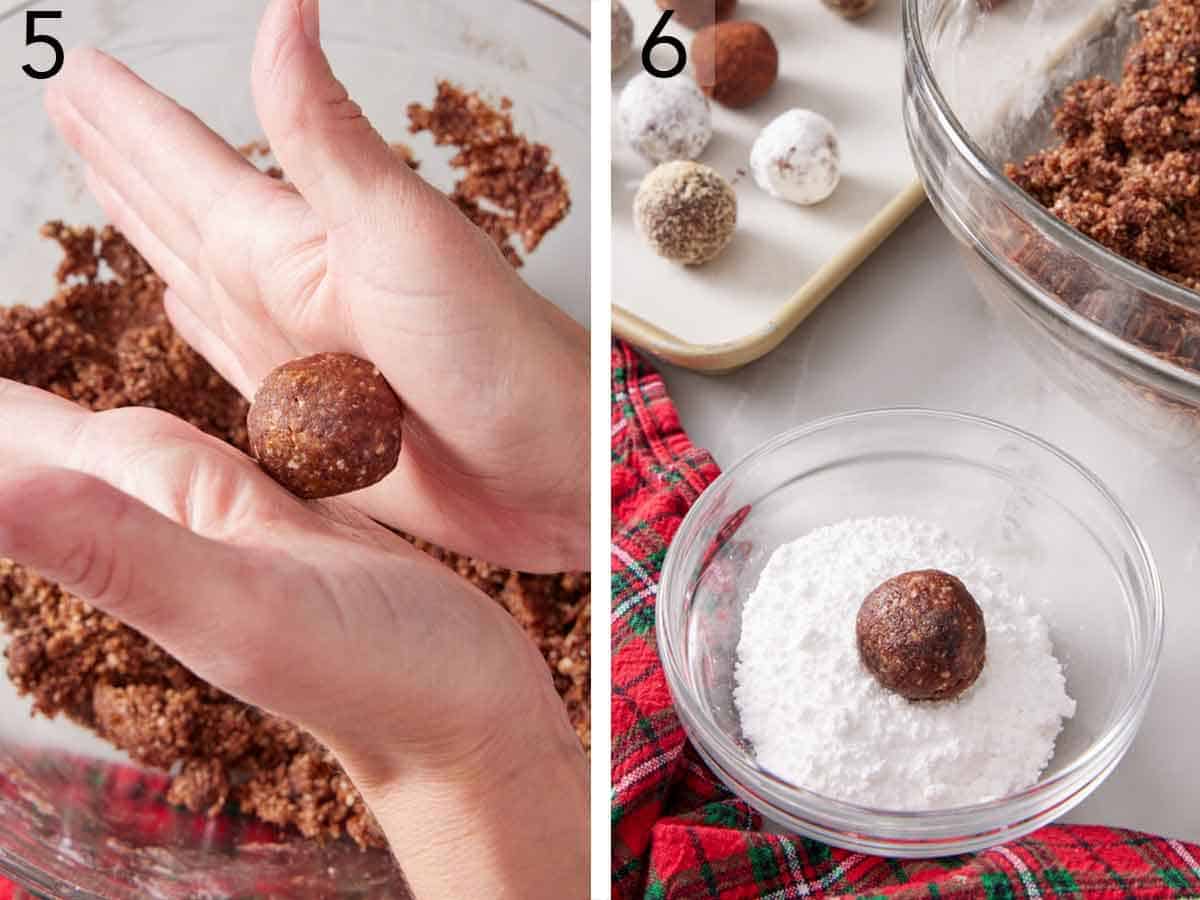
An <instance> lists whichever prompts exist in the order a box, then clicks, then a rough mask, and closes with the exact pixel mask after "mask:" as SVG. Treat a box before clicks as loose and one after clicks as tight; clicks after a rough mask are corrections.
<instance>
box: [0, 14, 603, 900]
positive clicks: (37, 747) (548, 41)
mask: <svg viewBox="0 0 1200 900" xmlns="http://www.w3.org/2000/svg"><path fill="white" fill-rule="evenodd" d="M29 5H30V4H28V3H23V2H22V3H17V2H13V0H9V2H7V3H2V2H0V36H3V37H4V39H5V41H6V43H5V44H4V47H5V49H6V51H7V52H6V54H5V59H7V60H9V61H10V62H11V65H7V66H5V67H3V71H2V72H0V126H2V128H3V132H4V135H5V140H4V141H3V143H2V145H0V171H2V172H3V173H4V175H3V177H2V179H0V198H2V200H3V202H2V203H0V273H3V276H4V292H3V296H0V303H3V304H6V305H11V304H16V303H26V304H30V305H38V304H39V303H41V302H43V301H45V300H46V299H47V298H49V297H50V296H51V295H52V294H53V293H54V285H53V272H54V269H55V267H56V265H57V262H58V253H57V249H56V248H55V247H54V246H53V245H52V244H51V243H50V242H48V241H45V240H42V239H40V238H39V237H38V235H37V229H38V226H39V225H41V223H43V222H45V221H47V220H49V219H63V220H65V221H66V222H69V223H99V222H102V221H103V218H102V216H101V214H100V210H99V208H98V207H97V206H96V205H95V203H94V202H93V201H92V199H91V197H90V196H89V195H88V193H87V191H86V189H85V188H84V186H83V179H82V170H81V167H80V166H79V164H78V163H77V161H76V160H75V159H74V158H73V157H72V156H71V154H70V153H69V151H68V150H67V149H66V148H65V147H64V146H63V145H62V144H61V143H60V142H59V141H58V139H57V138H56V137H55V135H54V133H53V130H52V128H51V126H50V124H49V122H48V121H47V119H46V117H45V115H44V114H43V112H42V107H41V95H42V91H43V88H44V84H45V83H44V82H41V81H34V80H32V79H30V78H27V77H26V76H25V75H24V74H23V73H22V71H21V68H20V65H21V63H23V62H27V61H28V62H34V63H36V64H37V65H38V66H43V65H44V64H45V60H47V59H48V58H49V57H48V54H47V52H46V50H45V48H31V49H26V48H25V46H24V41H23V38H24V30H25V28H24V19H23V11H24V10H25V8H26V7H28V6H29ZM58 6H59V7H60V8H62V9H63V10H64V17H63V19H62V20H60V21H57V22H42V23H40V24H39V29H40V30H41V31H45V32H48V33H51V34H53V35H55V36H56V37H58V38H59V39H61V40H62V42H63V43H64V44H65V45H66V46H67V47H70V46H72V45H75V44H80V43H90V44H94V45H97V46H99V47H101V48H102V49H105V50H107V51H109V52H111V53H113V54H115V55H117V56H118V57H119V58H121V59H122V60H124V61H125V62H127V63H129V64H130V65H131V66H132V67H133V68H134V69H135V70H136V71H137V72H138V73H139V74H141V75H142V76H143V77H145V78H146V79H148V80H149V81H150V82H151V83H152V84H154V85H155V86H156V87H158V88H159V89H160V90H163V91H165V92H167V93H169V94H170V95H172V96H174V97H175V98H177V99H178V100H180V101H181V102H182V103H184V104H185V105H187V106H189V107H191V108H192V109H193V110H195V111H196V112H197V113H198V114H199V115H200V116H201V117H202V118H203V119H204V120H205V121H207V122H208V123H209V124H210V125H212V126H213V127H214V128H215V129H216V130H217V131H218V132H220V133H221V134H222V135H224V136H225V137H226V138H227V139H229V140H230V141H232V142H233V143H234V144H243V143H246V142H248V141H251V140H254V139H256V138H260V137H261V136H262V135H261V131H260V129H259V126H258V124H257V119H256V117H255V114H254V107H253V102H252V99H251V95H250V86H249V70H250V55H251V48H252V45H253V41H254V35H255V30H256V26H257V23H258V20H259V17H260V15H261V13H262V10H263V8H264V6H265V3H264V2H262V0H254V2H247V0H206V2H204V3H159V2H153V0H79V2H72V3H67V4H59V5H58ZM485 6H486V10H485V9H484V7H485ZM322 12H323V27H322V35H323V38H324V42H325V44H326V46H327V49H328V51H329V55H330V57H331V59H332V61H333V66H334V68H335V70H336V71H337V72H338V74H339V76H340V77H341V78H342V80H343V81H344V82H346V84H347V85H348V87H349V89H350V91H351V93H352V94H353V95H354V96H355V97H356V99H358V100H359V101H360V102H361V103H362V105H363V107H364V108H365V110H366V111H367V114H368V115H369V116H370V117H371V119H372V121H373V122H374V123H375V124H376V126H377V127H378V128H379V129H380V130H381V131H382V132H383V133H384V134H385V135H386V136H388V137H389V138H391V139H394V140H404V141H407V142H409V143H410V144H411V145H412V147H413V149H414V150H415V152H416V154H417V156H418V158H420V159H421V162H422V168H421V174H422V175H424V176H425V177H427V178H430V180H432V181H434V182H435V183H436V184H439V185H440V186H442V187H448V186H449V185H450V183H451V180H450V179H451V173H450V169H449V167H448V165H447V161H448V159H449V157H450V156H451V155H452V151H451V150H449V149H448V148H435V147H434V146H433V144H432V142H431V141H430V139H429V138H428V136H427V135H421V136H419V137H417V138H412V137H411V136H409V135H408V134H407V125H408V120H407V116H406V114H405V108H406V106H407V104H408V103H409V102H411V101H413V100H419V101H421V102H426V103H427V102H429V101H431V100H432V99H433V96H434V90H435V82H436V80H438V79H441V78H448V79H450V80H452V81H455V82H457V83H459V84H461V85H462V86H464V87H466V88H470V89H474V90H480V91H481V92H483V93H484V94H485V95H489V96H492V97H494V98H497V99H498V98H500V97H502V96H507V97H510V98H512V100H513V104H514V116H515V118H516V121H517V125H518V127H520V128H521V129H522V130H523V131H525V132H526V133H527V134H529V135H530V136H531V137H533V138H535V139H537V140H539V141H542V142H544V143H546V144H548V145H550V146H551V147H552V148H553V150H554V153H555V157H556V159H557V161H558V163H559V164H560V166H561V167H562V169H563V172H564V174H565V176H566V178H567V180H568V182H569V184H570V186H571V189H572V196H573V201H574V208H573V210H572V212H571V214H570V215H569V216H568V217H567V219H566V220H565V221H564V222H563V224H562V225H561V226H560V227H559V228H558V229H556V230H555V231H554V232H552V233H551V234H550V235H549V236H548V237H547V239H546V241H545V242H544V243H543V245H542V246H541V248H540V249H539V250H538V252H537V253H535V254H534V255H533V256H532V257H531V258H530V259H529V261H528V265H527V266H526V267H525V268H524V269H523V270H522V273H523V275H524V276H525V277H526V278H527V279H528V280H529V281H530V282H531V283H533V284H534V285H535V286H536V287H537V288H538V289H539V290H541V291H542V292H543V293H545V294H546V295H547V296H548V297H550V298H552V299H554V300H555V301H556V302H557V303H559V304H560V305H561V306H563V307H564V308H565V309H566V310H567V311H568V312H570V313H571V314H572V315H573V316H574V317H575V318H577V319H578V320H580V321H582V322H585V323H586V321H587V318H588V292H589V251H588V248H589V222H590V208H589V207H590V198H589V192H588V185H589V171H590V170H589V129H590V117H589V112H588V111H589V79H588V58H589V55H588V51H589V41H588V37H587V34H586V32H585V31H584V30H583V29H582V28H581V27H579V26H578V25H576V24H575V23H573V22H572V21H571V20H570V19H569V18H567V17H566V16H564V15H562V14H561V13H560V11H557V10H555V9H554V8H553V7H552V6H550V5H548V4H546V5H544V4H540V3H536V2H531V0H504V2H502V3H491V4H479V3H476V2H473V0H402V2H393V3H380V2H375V0H337V2H336V3H335V2H327V3H325V4H324V5H323V10H322ZM119 759H120V757H119V756H117V755H116V754H115V753H114V752H113V751H112V750H111V749H110V748H108V747H107V746H106V745H104V744H103V743H101V742H100V741H98V740H96V739H94V738H92V737H91V736H90V735H87V734H86V733H84V732H83V731H82V730H80V729H77V728H75V727H74V726H71V725H69V724H68V723H65V722H59V721H55V722H49V721H46V720H44V719H31V718H30V717H29V702H28V701H27V700H24V699H21V698H18V697H16V695H15V692H14V691H13V689H12V687H11V686H10V685H9V683H8V681H7V679H4V678H2V677H0V874H3V875H6V876H8V877H11V878H14V879H16V880H17V881H18V882H20V883H23V884H25V885H28V886H29V887H30V888H32V889H34V890H36V891H38V892H39V893H40V894H43V895H45V896H70V897H78V898H87V897H105V898H113V897H138V898H143V897H227V896H240V897H247V896H259V897H261V896H288V897H301V896H319V897H356V898H373V897H392V896H404V893H403V891H402V887H401V884H400V881H399V879H398V877H397V872H396V869H395V866H394V864H393V863H392V861H391V859H390V857H389V856H388V855H387V854H386V853H382V852H370V853H364V852H362V851H360V850H359V849H358V848H357V847H355V846H353V845H350V844H348V843H341V842H339V843H334V844H329V845H326V846H324V847H321V846H317V845H316V844H314V843H311V842H309V841H306V840H302V839H300V838H298V837H296V836H294V835H288V834H279V833H276V832H275V831H274V830H272V829H270V828H266V827H264V826H260V825H255V824H253V823H250V822H244V821H235V822H233V823H232V824H231V823H229V822H227V821H210V820H207V819H204V818H199V817H195V816H190V815H187V814H182V813H180V814H173V813H169V812H164V811H161V810H158V811H156V812H154V813H153V815H151V814H150V813H148V812H147V807H146V805H145V801H146V800H147V799H148V798H147V796H146V794H147V793H149V794H150V795H153V794H154V793H156V792H158V793H161V792H162V790H163V789H164V788H165V784H166V782H165V780H164V779H158V780H156V781H152V782H151V783H150V788H149V791H147V789H146V787H145V786H144V785H133V784H131V783H127V782H124V781H120V780H118V781H116V782H114V783H111V784H108V785H107V786H105V787H103V788H101V787H100V786H99V784H98V776H99V773H100V768H99V766H100V765H101V763H100V762H98V761H103V760H112V761H116V760H119ZM132 794H137V796H136V797H134V796H131V795H132ZM131 800H136V801H138V802H137V803H132V804H131V803H130V802H128V801H131Z"/></svg>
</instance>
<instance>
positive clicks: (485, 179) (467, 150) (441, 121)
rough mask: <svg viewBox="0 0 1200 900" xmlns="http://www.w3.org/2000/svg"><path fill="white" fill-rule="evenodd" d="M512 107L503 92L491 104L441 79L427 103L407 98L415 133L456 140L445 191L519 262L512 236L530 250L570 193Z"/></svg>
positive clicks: (439, 140) (546, 149) (547, 152)
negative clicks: (453, 180)
mask: <svg viewBox="0 0 1200 900" xmlns="http://www.w3.org/2000/svg"><path fill="white" fill-rule="evenodd" d="M511 109H512V102H511V101H510V100H508V99H504V100H501V101H500V108H499V109H496V108H495V107H493V106H491V105H489V104H488V103H487V102H486V101H485V100H484V99H483V98H482V97H480V96H479V95H478V94H476V93H470V92H467V91H463V90H462V89H461V88H458V87H456V86H455V85H453V84H451V83H450V82H448V81H442V82H440V83H439V84H438V88H437V97H436V98H435V99H434V101H433V106H432V107H425V106H422V105H421V104H419V103H413V104H410V105H409V107H408V118H409V121H410V122H411V125H410V130H411V131H412V132H413V134H418V133H420V132H422V131H428V132H429V133H430V134H432V135H433V140H434V142H435V143H436V144H438V145H443V144H452V145H454V146H455V147H457V148H458V154H457V155H456V156H455V157H454V158H453V159H452V160H451V161H450V164H451V165H452V166H454V167H455V168H458V169H462V170H463V171H464V175H463V176H462V177H461V178H460V179H459V181H458V183H457V184H456V185H455V186H454V190H453V191H451V193H450V198H451V199H452V200H453V201H454V202H455V203H456V204H458V207H459V209H461V210H462V211H463V212H464V213H465V214H466V215H467V217H468V218H469V219H470V220H471V221H472V222H474V223H475V224H476V225H478V226H479V227H480V228H482V229H483V230H484V231H485V232H487V234H488V235H489V236H490V237H491V238H492V240H494V241H495V242H496V243H497V244H498V245H499V246H500V249H501V250H502V251H503V252H504V255H505V256H506V257H507V258H508V261H509V262H511V263H512V264H513V265H514V266H520V265H522V260H521V257H520V256H519V255H518V253H517V251H516V248H515V247H514V246H513V244H512V239H513V238H518V237H519V238H520V239H521V244H522V246H523V247H524V249H525V252H526V253H532V252H533V251H534V250H536V249H537V247H538V245H539V244H540V243H541V242H542V239H543V238H544V237H545V236H546V234H547V233H548V232H549V231H550V230H551V229H552V228H554V226H556V225H557V224H558V223H559V222H561V221H562V220H563V217H564V216H566V214H567V212H568V210H570V208H571V194H570V191H569V190H568V189H567V182H566V180H565V179H564V178H563V176H562V173H561V172H559V170H558V166H556V165H555V164H554V163H553V162H552V161H551V158H550V148H549V147H547V146H545V145H544V144H536V143H534V142H532V141H530V140H529V139H528V138H526V137H525V136H524V135H522V134H520V133H518V132H517V131H516V130H514V128H513V121H512V113H511Z"/></svg>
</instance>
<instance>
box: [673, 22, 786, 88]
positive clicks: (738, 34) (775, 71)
mask: <svg viewBox="0 0 1200 900" xmlns="http://www.w3.org/2000/svg"><path fill="white" fill-rule="evenodd" d="M692 71H693V73H694V74H695V76H696V83H697V84H699V85H700V90H702V91H704V93H706V94H708V96H710V97H712V98H713V99H714V100H716V101H717V102H718V103H721V104H723V105H725V106H731V107H734V108H740V107H743V106H749V105H750V104H751V103H754V102H755V101H756V100H760V99H761V98H762V97H763V96H765V95H766V93H767V92H768V91H769V90H771V88H772V87H773V86H774V84H775V81H776V80H777V79H778V78H779V50H778V48H777V47H776V46H775V41H774V39H773V38H772V37H771V34H770V32H768V31H767V29H765V28H763V26H761V25H759V24H758V23H757V22H721V23H719V24H716V25H710V26H708V27H707V28H703V29H701V30H700V31H698V32H696V36H695V37H694V38H692Z"/></svg>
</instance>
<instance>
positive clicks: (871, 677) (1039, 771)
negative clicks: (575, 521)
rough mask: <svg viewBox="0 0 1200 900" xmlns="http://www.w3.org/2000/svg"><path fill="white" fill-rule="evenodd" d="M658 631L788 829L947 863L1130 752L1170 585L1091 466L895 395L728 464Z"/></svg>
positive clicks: (689, 530) (664, 591)
mask: <svg viewBox="0 0 1200 900" xmlns="http://www.w3.org/2000/svg"><path fill="white" fill-rule="evenodd" d="M657 628H658V639H659V647H660V652H661V654H662V657H663V662H664V666H665V669H666V673H667V678H668V681H669V683H670V686H671V691H672V694H673V696H674V698H675V701H676V705H677V708H678V710H679V715H680V718H681V720H682V722H683V725H684V727H685V728H686V729H687V732H688V735H689V737H690V738H691V739H692V741H693V743H694V744H695V746H696V748H697V750H698V751H699V752H700V754H701V755H702V756H703V757H704V759H705V760H706V761H707V762H708V763H709V764H710V766H711V767H712V768H713V770H714V772H716V773H717V775H718V776H719V777H720V778H721V779H722V780H723V781H724V782H725V783H726V784H727V785H728V786H729V787H730V788H731V789H732V790H733V791H734V792H735V793H737V794H738V795H740V796H741V797H742V798H743V799H745V800H746V801H747V802H749V803H750V804H751V805H752V806H754V807H755V808H756V809H757V810H758V811H759V812H760V813H762V814H763V815H764V817H765V818H766V820H767V822H768V823H769V824H776V825H779V826H783V827H785V828H788V829H792V830H796V831H799V832H800V833H803V834H806V835H809V836H811V837H814V838H818V839H820V840H824V841H827V842H829V843H833V844H836V845H838V846H842V847H846V848H849V849H854V850H860V851H863V852H871V853H884V854H891V855H901V856H938V855H945V854H952V853H961V852H966V851H970V850H977V849H981V848H984V847H987V846H991V845H994V844H998V843H1001V842H1004V841H1007V840H1012V839H1014V838H1017V837H1020V836H1021V835H1023V834H1026V833H1028V832H1029V831H1032V830H1033V829H1035V828H1037V827H1040V826H1041V825H1044V824H1047V823H1048V822H1050V821H1051V820H1053V819H1055V818H1057V817H1059V816H1061V815H1063V814H1064V813H1066V812H1067V811H1069V810H1070V809H1071V808H1072V807H1074V806H1075V805H1076V804H1078V803H1079V802H1080V801H1082V800H1083V799H1084V798H1085V797H1086V796H1087V795H1088V794H1090V793H1091V792H1092V791H1093V790H1094V789H1095V788H1096V787H1097V786H1098V785H1099V784H1100V783H1101V782H1102V781H1103V780H1104V778H1105V777H1106V776H1107V775H1108V774H1109V772H1111V771H1112V770H1113V768H1115V767H1116V765H1117V764H1118V763H1119V762H1120V760H1121V757H1122V756H1123V755H1124V753H1125V751H1126V750H1127V749H1128V747H1129V744H1130V742H1131V741H1132V739H1133V736H1134V734H1135V733H1136V731H1137V728H1138V725H1139V724H1140V722H1141V718H1142V714H1143V712H1144V709H1145V706H1146V703H1147V700H1148V698H1149V694H1150V690H1151V688H1152V686H1153V682H1154V676H1155V673H1156V671H1157V667H1158V657H1159V652H1160V648H1161V641H1162V630H1163V600H1162V593H1161V588H1160V585H1159V581H1158V575H1157V572H1156V569H1155V565H1154V561H1153V558H1152V556H1151V554H1150V551H1149V549H1148V548H1147V546H1146V544H1145V542H1144V540H1143V539H1142V537H1141V535H1140V534H1139V532H1138V530H1137V528H1136V526H1135V525H1134V524H1133V523H1132V522H1131V521H1130V519H1129V517H1128V516H1127V515H1126V514H1125V512H1124V511H1123V510H1122V508H1121V506H1120V504H1119V502H1118V501H1117V500H1116V498H1114V497H1113V496H1112V494H1111V493H1109V491H1108V490H1107V489H1106V488H1105V487H1104V486H1103V485H1102V484H1101V483H1100V482H1099V481H1098V480H1097V479H1096V478H1095V477H1094V476H1093V475H1091V474H1090V473H1089V472H1088V471H1087V470H1086V469H1085V468H1083V466H1081V465H1080V464H1079V463H1077V462H1075V461H1074V460H1072V459H1070V458H1069V457H1067V456H1066V455H1065V454H1063V453H1061V452H1060V451H1058V450H1056V449H1055V448H1053V447H1051V446H1049V445H1048V444H1046V443H1044V442H1043V441H1041V440H1039V439H1037V438H1035V437H1033V436H1031V435H1028V434H1025V433H1023V432H1020V431H1017V430H1015V429H1012V428H1009V427H1007V426H1004V425H1001V424H998V423H995V422H990V421H987V420H984V419H979V418H975V417H971V416H965V415H959V414H954V413H941V412H933V411H927V410H904V409H902V410H881V411H873V412H865V413H856V414H852V415H847V416H840V417H837V418H833V419H827V420H823V421H820V422H817V423H814V424H811V425H808V426H804V427H802V428H800V429H797V430H795V431H792V432H789V433H786V434H784V435H781V436H780V437H778V438H776V439H774V440H773V441H771V442H770V443H768V444H767V445H765V446H763V447H762V448H760V449H758V450H756V451H755V452H753V453H751V454H750V455H749V456H747V457H746V458H745V459H743V460H742V461H741V462H739V463H737V464H736V465H734V466H733V467H732V468H730V469H728V470H727V471H726V472H725V474H724V475H723V476H722V477H721V478H720V479H719V480H718V481H717V482H715V483H714V484H713V485H712V486H711V487H710V488H709V489H708V491H706V492H705V493H704V494H703V495H702V496H701V498H700V499H699V501H698V502H697V503H696V504H695V506H694V507H693V509H692V511H691V512H690V514H689V515H688V517H687V518H686V519H685V521H684V523H683V525H682V526H681V528H680V530H679V532H678V534H677V536H676V538H675V541H674V543H673V544H672V546H671V550H670V552H669V553H668V556H667V559H666V562H665V565H664V572H663V580H662V584H661V587H660V590H659V599H658V613H657Z"/></svg>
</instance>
